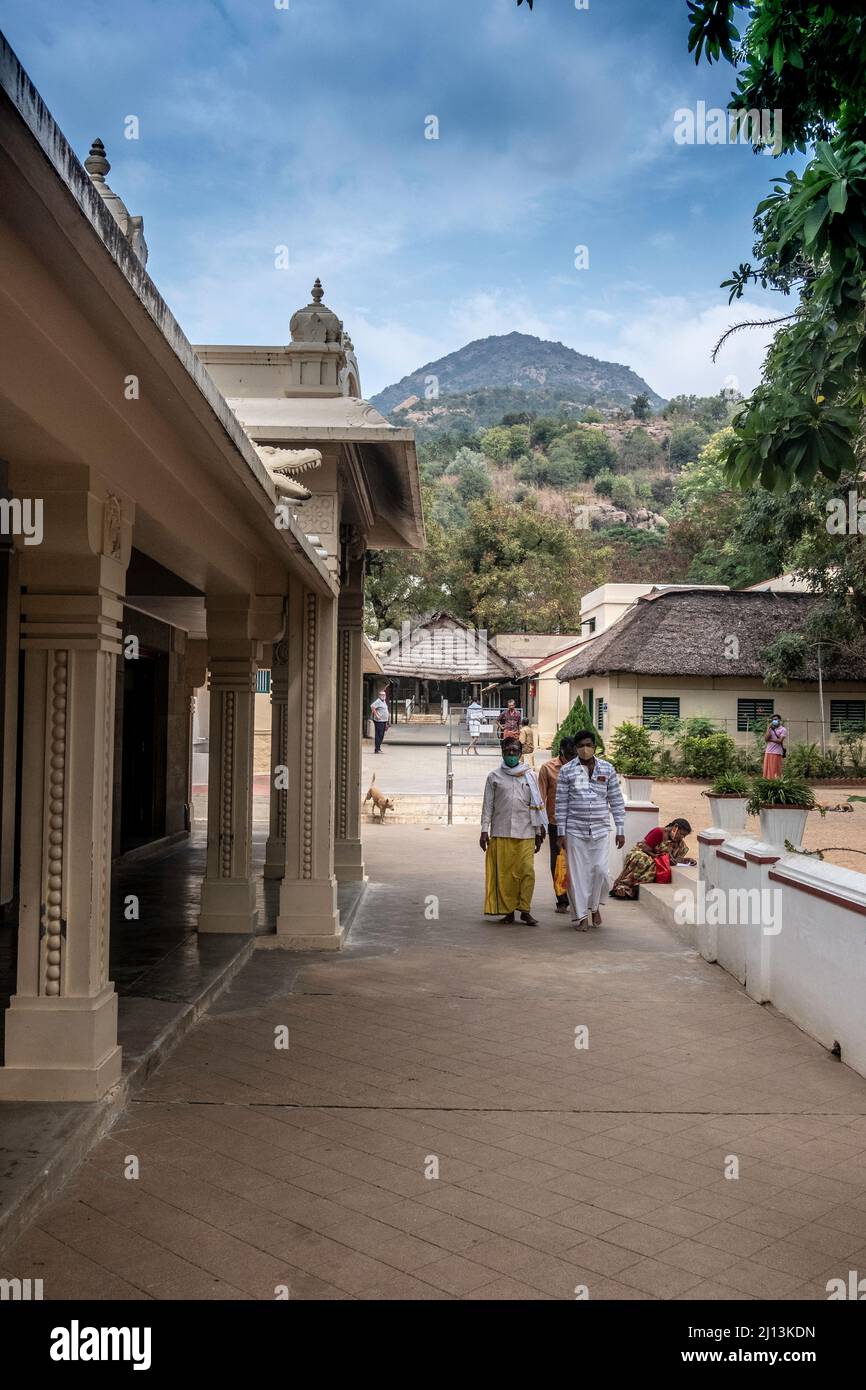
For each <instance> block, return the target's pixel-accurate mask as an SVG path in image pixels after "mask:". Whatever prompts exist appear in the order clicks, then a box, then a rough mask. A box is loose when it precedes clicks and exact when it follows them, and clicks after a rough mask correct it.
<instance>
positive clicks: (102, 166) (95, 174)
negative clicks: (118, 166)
mask: <svg viewBox="0 0 866 1390" xmlns="http://www.w3.org/2000/svg"><path fill="white" fill-rule="evenodd" d="M84 167H85V169H86V170H87V172H88V174H89V175H90V177H91V178H92V179H93V182H94V183H105V175H106V174H107V173H108V171H109V169H110V168H111V165H110V164H109V162H108V160H107V158H106V156H105V146H104V145H103V143H102V141H101V140H100V139H99V138H98V137H97V139H96V140H94V142H93V144H92V145H91V146H90V154H89V155H88V156H87V158H86V159H85V161H84Z"/></svg>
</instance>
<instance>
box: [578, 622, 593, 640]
mask: <svg viewBox="0 0 866 1390" xmlns="http://www.w3.org/2000/svg"><path fill="white" fill-rule="evenodd" d="M595 623H596V620H595V618H584V619H583V620H582V621H581V624H580V625H581V627H585V628H586V636H587V637H591V636H592V634H593V633H594V632H595Z"/></svg>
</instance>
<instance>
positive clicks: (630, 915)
mask: <svg viewBox="0 0 866 1390" xmlns="http://www.w3.org/2000/svg"><path fill="white" fill-rule="evenodd" d="M367 839H368V855H369V868H370V872H371V876H372V877H373V878H374V879H376V880H380V881H378V882H373V883H372V884H371V886H370V889H369V890H368V894H367V897H366V899H365V903H364V905H363V906H362V908H361V911H360V913H359V916H358V918H357V919H356V925H355V928H354V930H353V932H352V940H351V942H350V943H349V945H348V946H347V948H346V950H345V951H344V952H343V953H342V954H340V955H339V956H336V957H334V956H330V955H329V956H327V957H313V956H309V955H307V956H303V957H297V956H292V955H288V954H283V953H282V952H276V951H267V952H258V953H256V955H255V957H254V958H253V960H252V961H251V963H250V964H249V965H248V966H247V967H246V968H245V969H244V971H243V972H242V973H241V974H240V975H239V976H238V977H237V979H236V981H235V983H234V985H233V986H232V988H231V989H230V990H229V991H227V992H226V994H225V995H223V996H222V998H221V999H220V1000H219V1001H218V1003H217V1004H216V1005H215V1006H214V1008H212V1010H211V1012H210V1014H209V1015H208V1016H207V1017H206V1018H205V1019H204V1020H203V1021H202V1022H201V1023H200V1024H199V1025H198V1027H197V1028H195V1029H194V1030H193V1031H192V1032H191V1033H190V1034H189V1035H188V1036H187V1038H186V1039H185V1040H184V1041H183V1043H182V1044H181V1046H180V1047H179V1048H178V1050H177V1051H176V1053H175V1054H174V1055H173V1057H172V1058H171V1059H170V1060H169V1061H168V1062H167V1063H166V1064H165V1065H164V1066H163V1067H162V1068H161V1069H160V1070H159V1071H158V1072H157V1073H156V1074H155V1075H154V1076H153V1077H152V1078H151V1080H150V1081H149V1083H148V1084H147V1085H146V1086H145V1088H144V1089H143V1090H142V1091H140V1092H139V1093H138V1097H137V1099H136V1101H135V1102H134V1103H133V1104H132V1106H131V1107H130V1110H129V1112H128V1115H127V1116H126V1117H125V1118H124V1119H123V1120H122V1121H121V1122H120V1124H119V1125H118V1127H117V1128H116V1129H115V1130H114V1132H113V1133H112V1134H111V1136H110V1137H109V1138H108V1139H106V1140H105V1141H104V1142H103V1143H102V1144H101V1145H100V1146H99V1147H98V1148H97V1149H96V1150H94V1152H93V1153H92V1155H91V1157H90V1158H89V1160H88V1161H87V1163H86V1164H85V1166H84V1168H83V1169H82V1170H81V1172H80V1173H79V1175H78V1176H77V1177H76V1178H75V1179H74V1180H73V1181H72V1183H71V1184H70V1185H69V1188H68V1189H67V1193H66V1195H65V1199H64V1200H61V1201H59V1202H55V1203H54V1204H53V1205H52V1206H51V1207H50V1208H47V1209H46V1210H45V1212H44V1214H43V1216H42V1217H41V1219H40V1220H39V1222H38V1226H36V1227H34V1228H31V1230H30V1232H29V1233H28V1234H27V1235H26V1236H25V1237H24V1238H23V1239H22V1240H21V1241H20V1242H19V1244H18V1246H17V1247H15V1248H14V1249H13V1250H12V1251H11V1252H10V1254H9V1255H7V1256H6V1257H5V1258H4V1260H3V1261H2V1265H3V1268H2V1271H0V1273H2V1274H3V1275H5V1276H7V1277H10V1276H14V1275H18V1276H20V1277H27V1276H29V1277H32V1278H37V1277H42V1278H43V1280H44V1287H45V1296H46V1298H89V1297H97V1298H140V1297H142V1296H147V1297H153V1298H185V1297H186V1298H218V1299H219V1298H226V1299H237V1298H242V1299H243V1298H255V1299H273V1298H274V1297H275V1290H278V1289H280V1287H281V1286H286V1285H287V1286H288V1289H289V1292H290V1296H291V1297H292V1298H296V1299H316V1298H336V1299H342V1298H368V1299H369V1298H375V1299H393V1298H451V1297H457V1298H470V1299H478V1298H480V1299H503V1300H504V1299H545V1298H556V1299H573V1298H574V1297H575V1290H576V1289H577V1288H581V1287H585V1288H586V1289H587V1290H588V1292H589V1296H590V1297H591V1298H594V1299H634V1298H660V1299H670V1298H683V1299H699V1298H710V1299H730V1298H742V1297H749V1298H756V1299H768V1300H776V1299H787V1298H804V1297H805V1298H826V1296H827V1294H826V1283H827V1280H828V1279H829V1278H831V1277H837V1276H841V1277H843V1278H845V1279H847V1276H848V1271H849V1270H850V1269H856V1270H860V1271H863V1270H866V1081H864V1080H863V1079H861V1078H860V1077H858V1076H856V1075H855V1074H854V1073H853V1072H851V1071H850V1070H848V1069H847V1068H846V1067H844V1066H843V1065H842V1064H841V1063H838V1062H836V1061H834V1060H833V1059H832V1058H831V1057H829V1056H828V1055H827V1053H826V1052H825V1051H824V1050H823V1049H822V1048H821V1047H819V1046H818V1045H817V1044H815V1043H813V1042H812V1041H810V1039H808V1038H807V1037H805V1036H804V1035H803V1034H802V1033H800V1032H799V1031H798V1030H797V1029H796V1028H794V1027H793V1026H792V1025H791V1024H789V1023H787V1022H785V1021H784V1020H782V1019H780V1018H779V1017H777V1016H775V1015H774V1014H773V1012H772V1010H770V1009H768V1008H761V1007H759V1006H758V1005H756V1004H754V1003H753V1002H752V1001H751V1000H750V999H748V997H747V996H746V995H745V993H744V992H743V990H742V989H741V988H740V987H739V986H738V985H737V984H736V983H735V982H734V981H733V980H732V979H731V978H730V977H729V976H728V975H726V974H725V973H724V972H723V971H722V970H721V969H719V968H718V967H717V966H713V965H708V964H707V963H706V962H704V961H703V960H701V959H700V958H699V957H698V956H696V955H695V953H694V952H692V951H690V950H688V949H686V948H684V947H683V945H682V944H681V943H680V942H679V941H678V940H677V939H676V938H675V937H673V936H671V935H670V934H668V933H667V932H666V931H665V930H664V929H662V928H661V927H659V926H657V925H655V924H654V923H653V922H652V921H650V920H649V919H648V918H647V917H646V916H644V915H643V913H642V912H641V910H640V908H639V906H638V905H635V904H615V905H611V906H609V908H608V910H607V913H606V923H605V926H604V928H603V929H602V930H601V931H598V932H592V933H588V934H586V935H578V934H576V933H574V932H572V931H570V930H569V928H568V925H567V923H563V921H562V919H561V918H558V917H556V916H555V915H554V914H553V912H552V910H551V909H550V907H549V905H548V904H549V901H550V896H551V895H550V892H549V889H548V885H547V883H546V881H545V879H544V874H543V862H544V861H543V859H542V858H539V860H538V861H537V863H538V867H539V870H540V871H542V872H540V873H539V883H540V891H539V892H538V893H537V899H536V906H537V908H538V909H539V910H540V916H541V921H542V925H541V926H540V927H539V928H536V929H532V928H525V927H514V928H502V927H497V926H494V925H491V924H488V923H486V922H485V921H484V919H483V918H481V917H479V912H478V909H479V906H480V900H481V870H482V864H481V854H480V852H479V850H478V848H477V835H476V832H475V831H474V830H473V829H470V828H468V827H466V828H464V827H453V828H451V829H448V828H445V827H442V828H433V829H429V830H425V829H424V828H422V827H417V826H397V825H393V826H390V827H387V826H386V827H385V828H383V829H382V830H381V831H380V830H377V831H375V832H371V833H369V834H368V836H367ZM436 894H438V912H439V916H438V919H435V918H433V919H431V918H428V916H427V915H425V907H426V912H427V913H430V912H432V911H433V910H434V909H435V908H436V906H437V904H436V903H435V902H433V901H431V900H430V899H431V895H436ZM283 1028H288V1030H289V1042H290V1046H289V1048H288V1050H279V1049H277V1048H276V1047H275V1032H276V1030H280V1029H283ZM577 1029H588V1044H589V1045H588V1047H585V1048H576V1047H575V1038H576V1030H577ZM133 1160H137V1164H138V1174H139V1175H138V1177H137V1178H126V1177H125V1176H124V1171H125V1169H126V1170H127V1171H133V1170H134V1166H135V1165H134V1163H133ZM735 1163H736V1164H738V1168H739V1176H738V1177H736V1178H731V1179H728V1178H726V1177H725V1170H726V1166H727V1168H728V1170H729V1171H733V1169H734V1166H735ZM437 1167H438V1176H435V1174H436V1170H437ZM428 1175H429V1176H428Z"/></svg>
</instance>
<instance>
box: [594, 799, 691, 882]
mask: <svg viewBox="0 0 866 1390" xmlns="http://www.w3.org/2000/svg"><path fill="white" fill-rule="evenodd" d="M691 828H692V827H691V826H690V825H689V823H688V821H687V820H685V819H684V818H683V817H681V816H678V817H677V819H676V820H672V821H670V822H669V824H668V825H666V826H664V827H662V826H660V825H658V826H656V828H655V829H654V830H649V831H647V834H646V836H645V837H644V839H643V840H639V841H638V843H637V844H636V845H635V847H634V849H631V850H629V852H628V854H627V855H626V857H625V862H624V863H623V866H622V873H621V874H620V876H619V878H618V879H617V880H616V883H615V884H614V885H613V887H612V888H611V890H610V895H611V897H612V898H629V899H634V898H636V897H637V896H638V892H639V887H638V885H639V884H641V883H670V881H671V866H672V865H673V864H682V863H686V862H688V861H687V859H686V855H687V852H688V845H687V844H686V835H688V833H689V831H690V830H691Z"/></svg>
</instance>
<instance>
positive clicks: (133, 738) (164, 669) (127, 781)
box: [120, 650, 168, 854]
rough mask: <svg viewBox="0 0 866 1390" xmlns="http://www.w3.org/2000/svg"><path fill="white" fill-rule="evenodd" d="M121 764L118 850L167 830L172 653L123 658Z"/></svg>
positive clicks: (146, 652) (126, 849)
mask: <svg viewBox="0 0 866 1390" xmlns="http://www.w3.org/2000/svg"><path fill="white" fill-rule="evenodd" d="M122 673H123V755H122V761H123V767H122V780H121V798H120V852H121V854H125V853H126V852H127V851H128V850H130V849H135V848H137V847H138V846H139V845H143V844H147V843H148V842H149V841H151V840H158V839H160V838H161V837H162V836H163V835H164V834H165V776H166V739H165V731H166V716H167V713H168V656H167V654H166V653H164V652H154V651H144V650H142V651H141V653H140V656H139V657H138V659H137V660H135V661H127V660H124V661H123V662H122Z"/></svg>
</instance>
